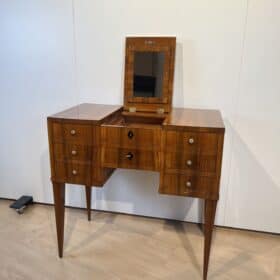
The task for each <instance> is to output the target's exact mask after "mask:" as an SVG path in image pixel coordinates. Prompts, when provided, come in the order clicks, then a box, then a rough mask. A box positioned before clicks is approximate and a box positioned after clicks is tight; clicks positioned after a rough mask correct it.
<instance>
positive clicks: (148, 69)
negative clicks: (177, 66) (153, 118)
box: [133, 52, 164, 97]
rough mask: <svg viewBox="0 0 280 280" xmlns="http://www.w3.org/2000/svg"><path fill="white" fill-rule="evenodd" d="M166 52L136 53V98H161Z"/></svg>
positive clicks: (134, 79)
mask: <svg viewBox="0 0 280 280" xmlns="http://www.w3.org/2000/svg"><path fill="white" fill-rule="evenodd" d="M163 69H164V52H135V53H134V76H133V95H134V97H161V96H162V84H163Z"/></svg>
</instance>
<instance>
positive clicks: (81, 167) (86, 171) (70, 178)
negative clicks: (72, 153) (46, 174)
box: [55, 160, 91, 185]
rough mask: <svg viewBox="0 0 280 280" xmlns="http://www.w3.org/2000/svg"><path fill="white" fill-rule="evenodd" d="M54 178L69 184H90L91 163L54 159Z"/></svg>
mask: <svg viewBox="0 0 280 280" xmlns="http://www.w3.org/2000/svg"><path fill="white" fill-rule="evenodd" d="M55 180H57V181H62V182H65V183H71V184H81V185H91V165H90V164H87V163H78V162H71V161H60V160H56V161H55Z"/></svg>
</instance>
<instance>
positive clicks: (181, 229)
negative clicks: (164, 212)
mask: <svg viewBox="0 0 280 280" xmlns="http://www.w3.org/2000/svg"><path fill="white" fill-rule="evenodd" d="M165 225H166V226H168V227H170V226H171V227H172V228H173V229H174V230H175V231H176V232H177V233H178V237H179V238H180V240H181V242H182V244H183V247H184V249H185V250H186V252H187V254H188V255H189V257H190V259H191V262H192V264H193V265H194V267H195V269H196V270H197V272H198V273H199V275H201V276H202V267H201V264H200V260H198V259H197V257H196V255H195V250H194V248H193V246H192V243H191V242H190V240H189V238H188V235H187V231H186V228H187V227H188V224H187V223H182V222H179V221H170V220H166V221H165Z"/></svg>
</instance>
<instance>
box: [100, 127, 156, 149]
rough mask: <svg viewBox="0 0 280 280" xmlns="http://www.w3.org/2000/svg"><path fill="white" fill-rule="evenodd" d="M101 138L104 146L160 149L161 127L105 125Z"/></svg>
mask: <svg viewBox="0 0 280 280" xmlns="http://www.w3.org/2000/svg"><path fill="white" fill-rule="evenodd" d="M101 139H102V146H103V147H108V148H128V149H137V150H146V151H158V150H160V149H161V128H153V129H151V128H135V127H114V126H103V127H102V128H101Z"/></svg>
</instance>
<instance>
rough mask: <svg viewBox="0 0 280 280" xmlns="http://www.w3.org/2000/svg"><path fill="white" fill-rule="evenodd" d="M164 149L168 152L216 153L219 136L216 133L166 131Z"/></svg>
mask: <svg viewBox="0 0 280 280" xmlns="http://www.w3.org/2000/svg"><path fill="white" fill-rule="evenodd" d="M165 136H166V140H165V150H166V151H169V152H174V150H175V151H177V152H184V153H189V154H191V153H199V154H205V155H216V154H217V151H218V139H219V136H218V135H217V134H216V133H205V132H178V131H166V135H165Z"/></svg>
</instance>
